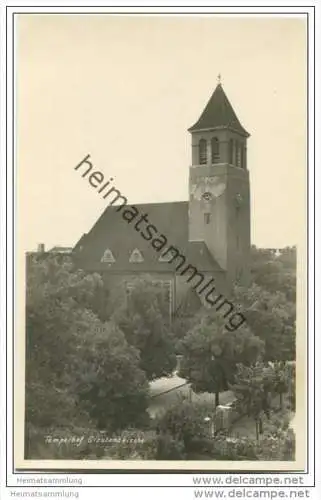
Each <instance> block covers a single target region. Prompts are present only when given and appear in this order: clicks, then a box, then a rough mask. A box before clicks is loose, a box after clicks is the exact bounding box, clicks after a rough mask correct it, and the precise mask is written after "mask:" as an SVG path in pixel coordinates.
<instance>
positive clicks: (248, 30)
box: [15, 14, 307, 250]
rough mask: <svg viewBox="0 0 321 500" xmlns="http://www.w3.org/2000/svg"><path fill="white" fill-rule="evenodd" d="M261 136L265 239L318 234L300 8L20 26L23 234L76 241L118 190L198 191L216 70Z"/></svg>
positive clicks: (254, 144)
mask: <svg viewBox="0 0 321 500" xmlns="http://www.w3.org/2000/svg"><path fill="white" fill-rule="evenodd" d="M218 74H221V81H222V85H223V88H224V91H225V92H226V94H227V96H228V98H229V100H230V102H231V103H232V106H233V108H234V110H235V111H236V114H237V116H238V118H239V119H240V121H241V123H242V125H243V126H244V127H245V129H246V130H248V131H249V132H250V134H251V137H250V138H249V140H248V169H249V171H250V182H251V211H252V220H251V228H252V243H253V244H255V245H257V246H259V247H273V248H274V247H275V248H281V247H284V246H288V245H296V244H298V242H299V241H300V240H301V239H302V236H303V235H304V233H305V200H306V194H305V190H306V177H307V167H306V25H305V20H304V19H303V18H300V17H283V18H282V17H276V16H272V17H246V16H241V17H232V16H225V17H224V16H218V15H216V16H215V15H214V16H209V15H207V16H205V15H203V16H197V15H193V16H190V15H189V16H182V15H179V16H174V15H173V16H140V15H139V16H138V15H135V16H134V15H133V16H130V15H126V16H119V15H118V16H117V15H23V14H20V15H19V16H18V17H17V22H16V110H17V111H16V151H17V154H16V165H15V169H16V179H17V191H16V194H17V206H18V219H17V220H18V225H17V227H18V241H19V244H20V245H22V246H23V247H24V249H26V250H33V249H36V247H37V245H38V244H39V243H45V245H46V248H48V249H49V248H50V247H52V246H54V245H63V246H73V245H75V244H76V242H77V241H78V239H79V238H80V237H81V235H82V234H83V233H86V232H88V231H89V230H90V228H91V227H92V225H93V224H94V223H95V221H96V220H97V218H98V217H99V216H100V215H101V213H102V212H103V210H104V209H105V207H106V200H103V199H102V197H101V196H100V195H99V194H98V193H97V190H95V189H94V188H92V187H91V186H90V184H89V183H88V181H86V180H85V179H83V178H82V177H81V176H80V175H79V173H78V172H77V171H75V170H74V167H75V166H76V165H77V164H78V163H79V162H80V161H81V160H82V159H83V158H84V157H85V156H86V155H87V154H90V156H91V160H92V162H93V164H94V167H95V169H97V170H99V171H101V172H103V174H104V175H105V176H106V177H110V176H112V177H113V178H114V186H115V187H117V188H118V189H119V190H120V191H121V192H122V193H123V194H124V195H125V196H126V197H127V198H128V201H129V203H148V202H168V201H179V200H187V199H188V172H189V167H190V164H191V137H190V134H189V133H188V131H187V129H188V128H189V127H190V126H191V125H193V124H194V123H195V121H196V120H197V119H198V118H199V116H200V114H201V112H202V110H203V109H204V107H205V105H206V103H207V101H208V99H209V98H210V96H211V94H212V92H213V90H214V89H215V87H216V85H217V75H218Z"/></svg>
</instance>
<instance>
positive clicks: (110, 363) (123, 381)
mask: <svg viewBox="0 0 321 500" xmlns="http://www.w3.org/2000/svg"><path fill="white" fill-rule="evenodd" d="M86 340H87V342H86V341H85V343H84V345H83V346H82V348H81V349H82V351H83V356H82V360H83V363H82V373H81V375H80V377H79V379H78V380H77V384H76V391H77V393H78V394H79V398H80V401H82V402H83V403H84V406H85V408H86V410H87V411H88V413H89V415H90V416H91V417H92V418H93V419H94V421H95V422H96V423H97V427H98V428H99V429H108V430H110V431H111V432H112V431H115V430H118V429H125V428H127V427H128V426H138V427H139V426H140V425H144V424H145V423H147V422H148V418H147V417H148V415H147V413H146V410H147V406H148V383H147V380H146V377H145V374H144V372H143V371H142V370H141V369H140V368H139V361H140V359H139V352H138V351H137V349H135V348H134V347H132V346H130V345H129V344H128V343H127V341H126V339H125V336H124V334H123V333H122V332H121V331H120V330H119V328H118V327H117V326H116V325H114V324H113V323H111V322H110V323H105V324H104V325H103V326H102V328H101V330H100V331H99V332H97V333H96V335H95V339H94V342H91V340H93V339H86ZM89 340H90V342H89Z"/></svg>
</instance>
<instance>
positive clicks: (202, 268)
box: [73, 82, 251, 311]
mask: <svg viewBox="0 0 321 500" xmlns="http://www.w3.org/2000/svg"><path fill="white" fill-rule="evenodd" d="M188 131H189V132H190V134H191V150H192V151H191V157H192V161H191V165H190V167H189V193H188V200H187V201H179V202H177V201H176V202H175V201H173V202H170V203H150V204H140V205H135V210H138V211H139V213H141V214H148V221H149V223H150V226H149V227H154V228H155V229H156V228H157V231H158V233H161V234H162V235H163V236H164V237H165V238H164V241H165V240H166V241H167V242H168V244H167V245H165V247H166V248H162V249H160V247H157V246H156V244H155V245H154V243H153V242H151V241H150V240H151V238H147V237H144V236H143V233H140V232H138V231H137V230H135V229H134V227H133V225H130V224H128V221H127V222H126V220H124V219H123V218H122V216H121V215H120V208H119V206H118V205H113V206H108V207H107V208H106V209H105V210H104V212H103V213H102V215H101V216H100V218H99V219H98V220H97V222H96V223H95V224H94V226H93V227H92V228H91V229H90V231H89V232H88V233H87V234H85V235H83V236H82V237H81V238H80V240H79V241H78V243H77V244H76V245H75V247H74V249H73V256H74V259H75V261H76V262H77V265H78V266H79V267H80V268H82V269H84V270H86V271H88V272H99V273H100V274H101V275H102V277H103V278H104V277H105V278H107V279H108V282H109V283H110V282H111V281H113V280H115V282H119V280H124V281H125V282H126V285H127V286H128V287H130V284H131V282H132V281H133V280H134V279H135V277H137V276H142V275H149V276H151V277H152V279H153V280H154V281H155V282H157V283H161V284H162V286H164V287H166V289H167V290H168V294H169V298H170V309H171V311H173V310H175V309H176V307H177V305H178V304H179V302H180V300H181V299H180V298H181V297H183V296H184V294H185V293H186V291H187V290H189V289H191V287H194V285H195V284H196V281H193V278H194V277H195V275H199V276H204V277H205V278H206V279H212V280H213V282H215V284H216V289H217V291H218V293H225V294H228V293H229V290H230V289H231V287H232V286H233V283H235V282H238V283H240V284H242V285H245V286H246V285H247V283H248V281H249V273H250V271H249V258H250V247H251V236H250V182H249V171H248V168H247V139H248V137H249V133H248V132H247V131H246V130H245V129H244V127H243V126H242V125H241V123H240V121H239V119H238V118H237V116H236V114H235V112H234V110H233V108H232V106H231V104H230V102H229V100H228V98H227V96H226V94H225V92H224V90H223V87H222V84H221V83H220V82H219V83H218V85H217V86H216V88H215V90H214V92H213V94H212V96H211V98H210V100H209V101H208V103H207V105H206V107H205V109H204V111H203V112H202V113H201V115H200V117H199V119H198V120H197V121H196V123H195V124H194V125H193V126H192V127H190V128H189V129H188ZM130 208H131V207H130V206H127V209H130ZM146 218H147V215H146ZM145 220H146V219H145ZM173 249H174V250H173ZM173 252H174V253H173ZM175 252H176V255H174V254H175ZM177 252H179V256H180V257H181V258H183V259H184V263H185V261H186V265H187V266H188V268H189V269H188V271H189V270H191V271H192V273H193V272H194V275H193V276H192V275H191V273H188V272H185V273H184V271H183V272H182V268H181V265H178V261H177V259H176V257H177ZM180 262H181V261H180ZM193 269H194V271H193Z"/></svg>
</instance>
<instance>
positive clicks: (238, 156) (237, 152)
mask: <svg viewBox="0 0 321 500" xmlns="http://www.w3.org/2000/svg"><path fill="white" fill-rule="evenodd" d="M235 164H236V166H237V167H240V166H241V145H240V143H239V141H235Z"/></svg>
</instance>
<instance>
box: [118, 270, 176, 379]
mask: <svg viewBox="0 0 321 500" xmlns="http://www.w3.org/2000/svg"><path fill="white" fill-rule="evenodd" d="M124 294H125V291H124V292H123V294H119V297H121V299H120V301H119V302H118V304H116V307H115V313H114V315H113V321H114V322H115V323H116V324H117V325H118V326H119V328H120V329H121V330H122V331H123V332H124V334H125V337H126V339H127V342H128V343H129V344H130V345H132V346H134V347H135V348H136V349H137V350H138V351H139V353H140V367H141V369H142V370H143V371H144V372H145V374H146V377H147V378H148V380H153V379H156V378H159V377H163V376H167V375H169V374H171V373H172V372H173V370H174V368H175V367H176V355H175V341H174V337H173V335H172V332H171V328H170V316H169V302H168V294H167V289H166V288H163V287H162V286H161V285H159V284H157V283H154V282H153V280H152V279H151V278H150V277H148V276H146V277H144V278H140V279H136V280H134V281H133V282H132V283H131V289H130V290H127V299H126V300H124ZM125 297H126V295H125Z"/></svg>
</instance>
